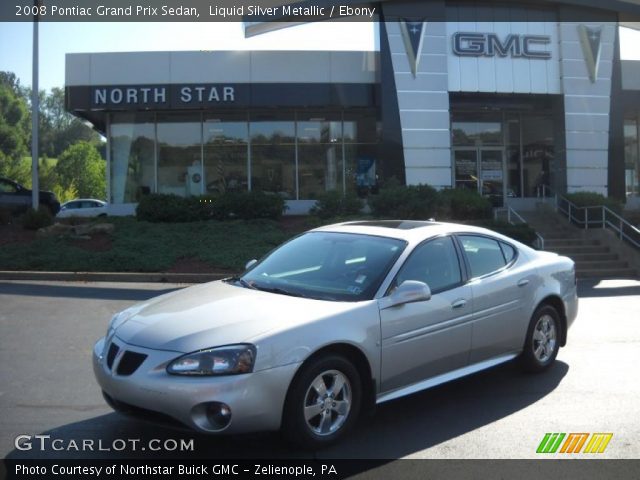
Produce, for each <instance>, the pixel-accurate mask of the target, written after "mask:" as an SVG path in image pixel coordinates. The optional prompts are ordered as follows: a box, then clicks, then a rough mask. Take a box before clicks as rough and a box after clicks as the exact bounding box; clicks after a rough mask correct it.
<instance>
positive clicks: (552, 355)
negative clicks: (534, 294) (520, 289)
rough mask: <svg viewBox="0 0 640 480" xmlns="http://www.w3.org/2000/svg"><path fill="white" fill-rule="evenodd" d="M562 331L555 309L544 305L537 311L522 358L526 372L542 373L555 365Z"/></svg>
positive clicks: (532, 320)
mask: <svg viewBox="0 0 640 480" xmlns="http://www.w3.org/2000/svg"><path fill="white" fill-rule="evenodd" d="M560 329H561V325H560V315H558V312H557V311H556V309H555V308H553V307H552V306H550V305H543V306H541V307H539V308H538V309H537V310H536V311H535V313H534V314H533V317H532V318H531V323H530V324H529V330H528V332H527V339H526V341H525V345H524V351H523V352H522V357H521V359H522V365H523V367H524V369H525V370H526V371H528V372H534V373H535V372H542V371H544V370H546V369H547V368H549V367H550V366H551V365H552V364H553V362H554V361H555V359H556V356H557V355H558V350H559V349H560V332H561V330H560Z"/></svg>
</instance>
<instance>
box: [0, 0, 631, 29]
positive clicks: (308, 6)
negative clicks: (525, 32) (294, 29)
mask: <svg viewBox="0 0 640 480" xmlns="http://www.w3.org/2000/svg"><path fill="white" fill-rule="evenodd" d="M36 3H37V5H36ZM385 3H391V1H390V0H378V1H372V0H299V1H297V2H296V1H294V2H291V1H286V0H108V1H105V0H37V1H34V0H3V1H2V2H0V22H32V21H33V19H34V17H36V16H37V18H38V21H41V22H247V23H248V24H253V25H251V26H250V28H251V29H256V33H257V32H258V31H259V29H260V28H261V27H260V26H259V25H257V26H256V24H260V23H265V22H278V23H287V22H290V23H302V22H311V21H320V20H347V21H349V22H358V21H364V22H371V21H379V19H380V15H381V13H382V11H381V10H382V8H383V7H382V6H383V4H385ZM395 3H397V4H399V5H400V6H401V9H402V10H403V11H404V12H405V13H406V15H404V16H409V17H410V16H412V15H419V14H418V13H417V12H416V10H419V8H418V7H417V5H419V4H418V2H411V1H404V2H403V1H396V2H395ZM424 3H427V2H424ZM500 3H502V4H507V6H508V4H509V3H512V4H518V3H519V4H522V2H521V1H520V0H502V2H500ZM544 3H545V5H543V6H542V8H543V9H548V10H551V11H553V9H554V5H553V2H544ZM557 3H558V4H562V3H564V6H563V7H566V6H570V7H571V6H575V8H571V9H570V10H569V11H565V12H564V13H563V16H564V17H566V16H567V15H569V16H570V17H571V18H570V19H569V18H565V21H589V19H593V14H594V13H593V12H594V11H597V10H602V9H607V8H608V9H610V11H612V12H617V13H619V19H620V20H621V21H638V19H640V5H638V4H637V3H634V2H632V1H630V0H627V1H625V0H617V1H615V2H609V3H607V4H606V6H605V3H604V2H602V1H601V0H572V1H570V2H557ZM596 9H597V10H596ZM485 10H486V11H484V12H483V11H476V10H475V9H473V8H471V9H467V10H466V11H465V10H462V11H461V13H458V16H457V18H456V21H487V22H494V21H510V22H526V21H528V19H527V11H526V9H521V10H517V9H515V10H511V11H508V12H509V14H508V18H505V19H497V18H495V15H494V12H493V9H491V8H488V9H485ZM385 19H386V20H392V19H391V18H389V15H386V16H385ZM448 20H449V21H450V20H451V19H448ZM529 20H530V19H529ZM428 21H432V22H444V21H447V18H446V14H445V13H444V9H442V13H440V14H436V15H435V16H434V15H432V16H430V17H429V18H428ZM265 28H268V27H265Z"/></svg>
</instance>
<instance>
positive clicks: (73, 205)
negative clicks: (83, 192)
mask: <svg viewBox="0 0 640 480" xmlns="http://www.w3.org/2000/svg"><path fill="white" fill-rule="evenodd" d="M67 208H68V209H69V210H73V209H76V208H80V202H70V203H67Z"/></svg>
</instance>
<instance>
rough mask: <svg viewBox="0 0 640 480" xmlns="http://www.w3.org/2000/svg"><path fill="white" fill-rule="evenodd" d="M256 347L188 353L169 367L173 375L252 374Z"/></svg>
mask: <svg viewBox="0 0 640 480" xmlns="http://www.w3.org/2000/svg"><path fill="white" fill-rule="evenodd" d="M255 359H256V347H254V346H253V345H248V344H241V345H228V346H226V347H216V348H208V349H206V350H200V351H198V352H193V353H188V354H186V355H183V356H182V357H178V358H176V359H175V360H173V361H172V362H171V363H170V364H169V365H168V366H167V373H170V374H172V375H236V374H240V373H251V372H252V371H253V364H254V362H255Z"/></svg>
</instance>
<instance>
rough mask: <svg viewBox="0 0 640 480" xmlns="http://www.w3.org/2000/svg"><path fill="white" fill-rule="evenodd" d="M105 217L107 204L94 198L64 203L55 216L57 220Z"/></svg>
mask: <svg viewBox="0 0 640 480" xmlns="http://www.w3.org/2000/svg"><path fill="white" fill-rule="evenodd" d="M105 216H107V203H106V202H103V201H102V200H96V199H95V198H78V199H76V200H70V201H68V202H65V203H63V204H62V205H61V206H60V211H59V212H58V215H56V217H57V218H69V217H105Z"/></svg>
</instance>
